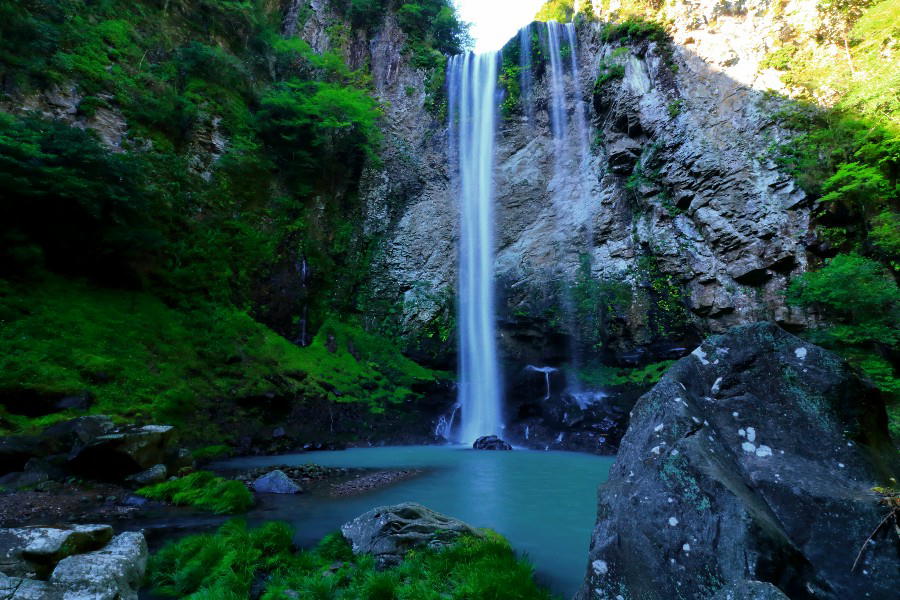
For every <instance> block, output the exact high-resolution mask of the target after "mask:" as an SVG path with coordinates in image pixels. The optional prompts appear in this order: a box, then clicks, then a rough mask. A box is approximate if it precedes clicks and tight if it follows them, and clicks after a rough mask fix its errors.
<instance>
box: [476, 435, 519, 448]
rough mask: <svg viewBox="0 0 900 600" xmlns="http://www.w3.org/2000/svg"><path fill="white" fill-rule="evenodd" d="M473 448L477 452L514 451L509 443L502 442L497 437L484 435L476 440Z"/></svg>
mask: <svg viewBox="0 0 900 600" xmlns="http://www.w3.org/2000/svg"><path fill="white" fill-rule="evenodd" d="M472 447H473V448H474V449H476V450H512V446H510V445H509V442H506V441H504V440H501V439H500V438H498V437H497V436H496V435H484V436H481V437H480V438H478V439H477V440H475V443H474V444H472Z"/></svg>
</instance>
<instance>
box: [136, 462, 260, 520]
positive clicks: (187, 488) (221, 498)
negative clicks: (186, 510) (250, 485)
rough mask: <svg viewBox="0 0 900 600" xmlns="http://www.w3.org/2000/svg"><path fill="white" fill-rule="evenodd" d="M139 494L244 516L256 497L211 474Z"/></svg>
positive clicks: (188, 477)
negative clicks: (243, 513)
mask: <svg viewBox="0 0 900 600" xmlns="http://www.w3.org/2000/svg"><path fill="white" fill-rule="evenodd" d="M137 493H138V494H139V495H141V496H144V497H146V498H150V499H152V500H164V501H166V502H171V503H172V504H177V505H179V506H182V505H184V506H195V507H197V508H202V509H204V510H209V511H212V512H214V513H216V514H234V513H242V512H246V511H247V510H248V509H249V508H250V507H251V506H253V494H251V493H250V490H248V489H247V486H245V485H244V484H243V483H241V482H240V481H233V480H229V479H224V478H222V477H217V476H216V475H213V474H212V473H210V472H208V471H197V472H196V473H191V474H190V475H186V476H184V477H179V478H177V479H172V480H170V481H164V482H162V483H157V484H154V485H150V486H146V487H142V488H141V489H139V490H138V491H137Z"/></svg>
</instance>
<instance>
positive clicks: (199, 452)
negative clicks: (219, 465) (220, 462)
mask: <svg viewBox="0 0 900 600" xmlns="http://www.w3.org/2000/svg"><path fill="white" fill-rule="evenodd" d="M230 453H231V447H229V446H226V445H224V444H213V445H211V446H204V447H202V448H197V449H196V450H194V451H193V452H192V453H191V454H192V455H193V457H194V459H195V460H213V459H216V458H222V457H224V456H228V455H229V454H230Z"/></svg>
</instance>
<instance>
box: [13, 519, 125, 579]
mask: <svg viewBox="0 0 900 600" xmlns="http://www.w3.org/2000/svg"><path fill="white" fill-rule="evenodd" d="M112 535H113V530H112V527H110V526H109V525H73V526H71V527H64V528H54V527H22V528H17V529H0V571H2V572H3V573H5V574H6V575H10V576H14V577H38V578H45V577H47V575H49V574H50V572H51V571H52V570H53V568H54V567H55V566H56V564H57V563H58V562H59V561H61V560H62V559H64V558H66V557H67V556H71V555H73V554H78V553H81V552H89V551H91V550H97V549H99V548H102V547H103V546H104V545H105V544H106V543H107V542H109V540H110V539H112Z"/></svg>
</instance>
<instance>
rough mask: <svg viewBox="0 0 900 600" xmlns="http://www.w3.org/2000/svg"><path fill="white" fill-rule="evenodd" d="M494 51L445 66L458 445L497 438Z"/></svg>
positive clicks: (457, 58) (456, 58)
mask: <svg viewBox="0 0 900 600" xmlns="http://www.w3.org/2000/svg"><path fill="white" fill-rule="evenodd" d="M497 62H498V54H497V53H496V52H489V53H485V54H472V53H467V54H462V55H459V56H454V57H452V58H451V59H450V62H449V64H448V93H449V97H450V131H451V135H450V146H451V147H450V155H451V156H453V157H455V160H456V163H457V169H456V177H457V181H456V184H457V188H458V192H459V203H460V207H461V223H460V248H459V301H458V305H459V315H458V320H459V336H460V337H459V403H460V407H461V411H462V412H461V432H460V441H462V442H464V443H472V442H473V441H474V440H475V439H477V438H478V437H480V436H483V435H492V434H493V435H499V434H500V430H501V429H502V427H503V426H502V423H501V417H500V412H501V411H500V375H499V368H498V366H497V342H496V333H495V324H494V239H493V238H494V232H493V226H494V222H493V207H492V203H493V196H494V194H493V170H494V129H495V122H496V110H497V101H496V85H497Z"/></svg>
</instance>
